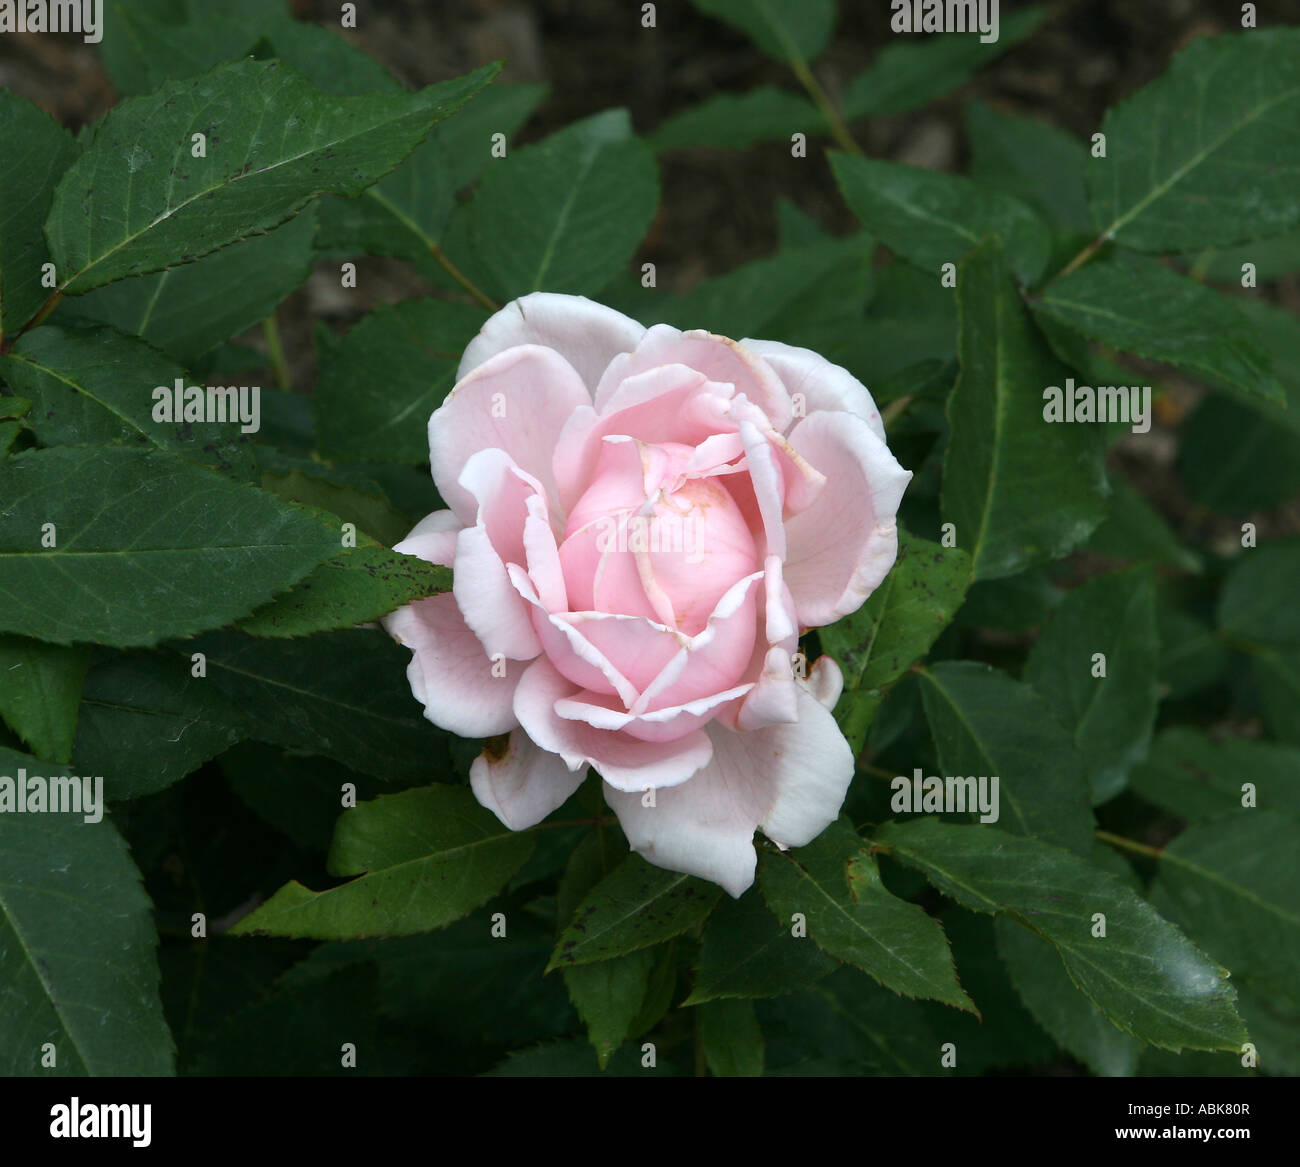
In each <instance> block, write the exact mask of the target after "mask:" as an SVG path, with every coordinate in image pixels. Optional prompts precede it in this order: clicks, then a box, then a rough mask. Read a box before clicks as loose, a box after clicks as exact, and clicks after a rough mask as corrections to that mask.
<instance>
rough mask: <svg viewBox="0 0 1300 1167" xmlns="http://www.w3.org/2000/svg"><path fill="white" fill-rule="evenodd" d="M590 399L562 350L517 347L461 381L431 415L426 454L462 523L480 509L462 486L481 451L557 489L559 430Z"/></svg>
mask: <svg viewBox="0 0 1300 1167" xmlns="http://www.w3.org/2000/svg"><path fill="white" fill-rule="evenodd" d="M590 401H591V398H590V395H589V394H588V392H587V388H586V386H585V385H583V383H582V378H581V377H580V376H578V374H577V372H575V370H574V368H573V366H572V365H570V364H569V363H568V361H566V360H565V359H564V358H563V357H562V356H560V355H559V353H557V352H554V351H553V350H551V349H548V348H541V347H540V346H538V345H522V346H520V347H517V348H511V349H507V350H506V351H505V352H502V353H498V354H497V355H496V356H494V357H491V358H490V359H489V360H487V361H485V362H484V363H483V364H481V365H479V366H478V367H477V368H476V369H474V370H473V372H471V373H470V374H469V375H468V376H467V377H465V378H464V379H463V380H461V381H459V382H458V383H457V384H456V387H455V388H454V389H452V391H451V393H449V394H448V396H447V400H446V401H444V402H443V403H442V405H440V406H439V407H438V408H437V409H435V410H434V412H433V416H432V417H431V418H429V457H430V460H431V462H432V464H433V481H434V484H435V485H436V486H437V487H438V493H439V494H441V495H442V497H443V498H444V499H446V501H447V504H448V505H449V506H450V507H451V509H452V510H453V511H455V512H456V514H457V515H458V516H459V518H460V520H461V522H463V523H464V524H465V525H466V526H470V525H472V524H473V523H474V522H475V521H476V515H477V511H478V508H477V506H476V505H475V502H474V499H473V498H472V496H471V495H470V493H469V492H468V491H467V490H466V489H465V488H464V487H463V486H461V485H460V481H459V479H460V475H461V471H462V470H463V469H464V468H465V463H466V462H468V461H469V459H470V458H471V457H472V456H473V455H474V454H475V453H477V452H478V451H479V450H488V449H498V450H504V451H505V452H506V453H507V454H509V455H510V457H511V458H512V459H513V460H514V462H515V465H517V466H518V467H519V468H520V469H521V470H523V471H525V472H526V473H528V474H530V475H532V477H533V478H535V479H536V480H537V481H538V482H540V483H541V484H542V486H543V488H544V489H545V490H546V491H547V493H548V494H549V493H551V491H552V490H553V489H554V480H553V478H552V470H551V459H552V457H553V456H554V454H555V445H556V442H557V441H558V440H559V436H560V431H561V430H563V429H564V426H565V423H566V422H567V421H568V420H569V417H570V416H571V415H572V414H573V412H574V410H576V409H577V408H578V407H579V406H589V405H590Z"/></svg>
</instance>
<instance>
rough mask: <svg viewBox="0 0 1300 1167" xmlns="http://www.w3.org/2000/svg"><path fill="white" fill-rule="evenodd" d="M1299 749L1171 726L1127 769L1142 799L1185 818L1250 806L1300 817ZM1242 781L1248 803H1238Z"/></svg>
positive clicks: (1244, 809)
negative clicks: (1249, 789) (1250, 803)
mask: <svg viewBox="0 0 1300 1167" xmlns="http://www.w3.org/2000/svg"><path fill="white" fill-rule="evenodd" d="M1297 775H1300V750H1298V749H1295V748H1294V747H1292V746H1283V745H1278V744H1277V743H1276V742H1261V741H1254V740H1252V739H1251V738H1241V737H1229V738H1223V739H1222V740H1220V741H1215V740H1214V739H1213V738H1211V737H1210V736H1209V735H1208V734H1206V733H1204V732H1203V731H1202V730H1199V729H1193V728H1191V727H1190V726H1174V727H1172V728H1170V729H1166V730H1163V731H1162V732H1161V733H1160V734H1159V735H1158V736H1157V737H1156V740H1155V741H1154V742H1153V743H1152V745H1151V752H1150V753H1149V754H1148V755H1147V759H1146V761H1144V762H1143V763H1142V764H1141V765H1140V766H1138V767H1137V768H1136V769H1135V770H1134V771H1133V779H1132V783H1131V785H1132V789H1133V790H1134V792H1135V793H1137V794H1140V795H1141V796H1142V797H1143V798H1145V799H1146V800H1147V801H1148V802H1153V803H1155V805H1156V806H1159V807H1162V808H1163V809H1165V810H1167V811H1169V812H1170V813H1171V814H1176V815H1177V816H1178V817H1179V818H1183V819H1187V820H1188V821H1189V822H1199V821H1202V820H1206V819H1213V818H1217V817H1218V816H1220V815H1227V814H1234V813H1240V814H1244V815H1246V816H1247V817H1249V816H1250V815H1253V814H1254V813H1255V812H1254V809H1253V808H1254V807H1258V808H1259V809H1261V810H1273V811H1282V812H1284V813H1286V814H1289V815H1293V816H1297V817H1300V780H1298V779H1297ZM1247 784H1249V785H1250V786H1252V787H1254V790H1253V791H1252V792H1251V795H1252V801H1253V807H1246V806H1243V799H1245V797H1246V794H1247V791H1246V790H1245V789H1243V788H1244V787H1245V786H1246V785H1247Z"/></svg>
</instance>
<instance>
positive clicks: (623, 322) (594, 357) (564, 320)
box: [456, 292, 645, 391]
mask: <svg viewBox="0 0 1300 1167" xmlns="http://www.w3.org/2000/svg"><path fill="white" fill-rule="evenodd" d="M644 335H645V328H643V327H642V326H641V325H640V324H638V323H637V322H636V321H635V320H633V319H631V318H630V317H628V316H624V315H623V313H621V312H616V311H614V309H613V308H606V307H605V305H604V304H597V303H596V302H595V301H594V300H588V299H587V298H586V296H566V295H561V294H559V293H557V292H533V293H532V294H531V295H527V296H523V297H521V298H520V299H518V300H512V301H511V302H510V303H509V304H507V305H506V306H505V307H504V308H502V309H501V311H500V312H498V313H496V315H494V316H491V317H489V318H488V320H487V322H486V323H485V324H484V325H483V327H482V329H480V331H479V334H478V335H477V336H476V337H475V338H474V339H473V340H471V341H470V342H469V345H468V347H467V348H466V349H465V355H464V356H463V357H462V358H461V362H460V369H459V370H458V371H457V373H456V379H457V380H460V379H461V378H463V377H464V376H466V374H468V373H471V372H473V370H474V369H476V368H478V367H479V366H480V365H482V364H484V363H485V362H486V361H488V360H489V359H491V358H492V357H494V356H496V355H497V354H498V353H502V352H505V350H506V349H508V348H514V347H515V346H516V345H521V344H540V345H545V346H546V347H547V348H551V349H554V350H555V351H556V352H557V353H559V354H560V356H562V357H563V358H564V359H565V360H566V361H568V362H569V364H571V365H572V366H573V367H574V369H576V370H577V373H578V376H579V377H581V378H582V380H583V383H584V384H585V385H586V386H587V387H588V388H589V389H591V390H593V391H594V389H595V387H596V385H597V383H598V382H599V381H600V375H601V374H602V373H603V372H604V371H605V369H606V367H607V366H608V365H609V362H610V361H612V360H613V359H614V357H616V356H617V355H618V354H619V353H626V352H631V351H632V350H633V349H634V348H636V346H637V343H638V341H640V339H641V337H643V336H644Z"/></svg>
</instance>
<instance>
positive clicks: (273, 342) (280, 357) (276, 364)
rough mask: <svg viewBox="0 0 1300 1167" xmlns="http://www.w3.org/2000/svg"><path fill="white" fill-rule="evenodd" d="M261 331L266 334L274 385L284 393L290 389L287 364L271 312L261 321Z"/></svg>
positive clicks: (277, 327) (273, 314)
mask: <svg viewBox="0 0 1300 1167" xmlns="http://www.w3.org/2000/svg"><path fill="white" fill-rule="evenodd" d="M262 330H263V331H264V332H265V333H266V348H267V352H268V353H269V354H270V356H271V368H272V369H273V370H275V383H276V386H277V387H278V388H280V389H284V390H286V391H288V390H290V389H291V388H292V385H291V384H290V382H289V364H288V362H287V361H286V360H285V359H284V345H283V344H281V343H280V325H279V323H278V322H277V320H276V319H275V313H274V312H272V313H271V315H270V316H268V317H267V318H266V319H265V320H263V321H262Z"/></svg>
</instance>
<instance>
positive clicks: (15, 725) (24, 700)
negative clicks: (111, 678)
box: [0, 636, 90, 762]
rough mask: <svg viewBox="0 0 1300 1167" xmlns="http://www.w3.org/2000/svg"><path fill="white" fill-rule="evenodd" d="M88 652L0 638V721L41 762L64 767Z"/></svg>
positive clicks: (78, 648) (74, 647)
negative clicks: (44, 761) (21, 740)
mask: <svg viewBox="0 0 1300 1167" xmlns="http://www.w3.org/2000/svg"><path fill="white" fill-rule="evenodd" d="M89 664H90V650H89V649H88V648H86V647H85V646H82V645H74V646H73V647H70V648H65V647H62V646H60V645H56V644H44V643H42V642H41V641H39V640H32V639H30V638H29V637H26V636H0V718H3V719H4V721H5V722H6V723H7V724H8V726H9V728H10V729H12V730H13V731H14V733H16V734H17V735H18V736H19V737H20V738H22V739H23V741H25V742H26V743H27V744H28V745H29V746H30V747H31V748H32V751H33V752H34V753H35V754H37V755H39V756H40V757H42V758H49V759H50V760H51V761H55V762H66V761H67V760H68V758H69V756H70V755H71V752H72V738H73V734H74V733H75V732H76V728H77V707H78V705H79V704H80V702H81V683H82V681H83V680H84V679H85V676H86V669H87V667H88V666H89Z"/></svg>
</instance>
